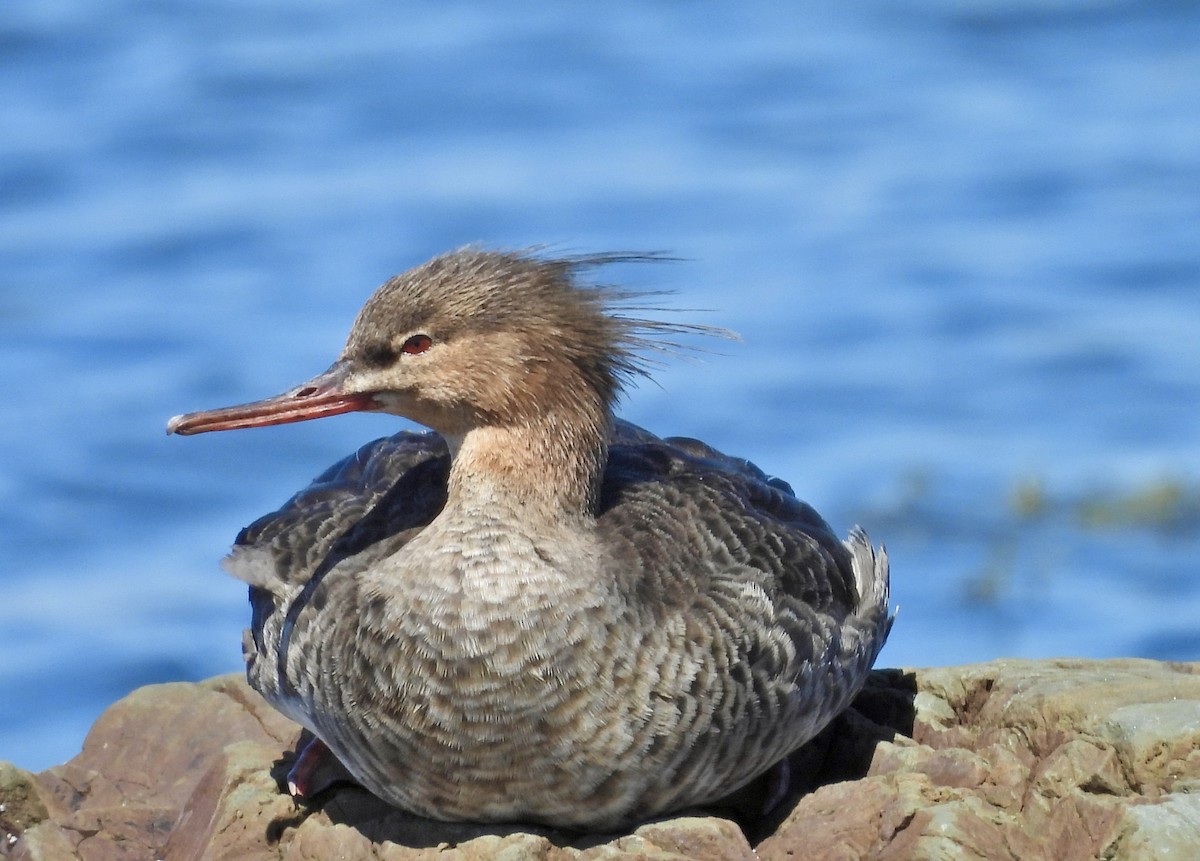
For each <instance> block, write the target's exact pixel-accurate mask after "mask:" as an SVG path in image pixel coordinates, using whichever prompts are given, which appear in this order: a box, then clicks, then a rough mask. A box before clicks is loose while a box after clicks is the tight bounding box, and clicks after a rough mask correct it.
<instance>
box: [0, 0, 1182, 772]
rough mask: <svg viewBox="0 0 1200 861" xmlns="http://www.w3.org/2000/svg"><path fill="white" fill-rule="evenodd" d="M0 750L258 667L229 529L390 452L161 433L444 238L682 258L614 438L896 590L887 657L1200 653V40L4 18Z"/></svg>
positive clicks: (669, 23)
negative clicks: (250, 659) (752, 485)
mask: <svg viewBox="0 0 1200 861" xmlns="http://www.w3.org/2000/svg"><path fill="white" fill-rule="evenodd" d="M0 104H3V105H4V109H3V115H4V122H3V124H2V126H0V362H2V366H3V368H4V371H5V373H4V394H5V407H4V409H3V411H2V412H0V443H2V444H3V451H4V452H5V456H4V458H3V459H2V460H0V571H2V574H0V576H2V578H3V580H2V583H3V595H4V608H5V609H4V614H3V620H2V622H0V655H2V656H3V660H2V663H0V683H2V684H3V688H4V690H5V692H6V694H5V696H4V697H0V758H8V759H12V760H14V761H16V762H17V763H18V764H20V765H23V766H26V767H30V768H35V769H40V768H43V767H46V766H48V765H50V764H52V763H54V762H58V761H61V760H64V759H66V758H68V757H70V756H71V755H73V754H74V752H75V751H77V750H78V748H79V745H80V743H81V741H82V738H83V734H84V732H85V731H86V728H87V727H88V726H89V725H90V724H91V722H92V721H93V720H94V719H95V717H96V716H97V715H98V714H99V712H100V711H101V710H102V709H103V708H104V707H105V706H106V705H107V704H108V703H110V702H112V701H113V700H114V699H115V698H117V697H119V696H121V695H123V694H125V693H127V692H128V691H130V690H131V689H132V688H134V687H136V686H138V685H141V684H145V683H150V682H158V681H167V680H188V679H198V678H202V677H205V676H208V675H211V674H214V673H221V672H229V671H235V670H238V669H239V668H240V647H239V638H240V631H241V629H242V627H243V626H244V625H245V624H246V622H247V620H248V608H247V606H246V602H245V596H244V590H243V588H242V586H241V585H240V584H238V583H236V582H235V581H233V580H231V579H229V578H228V577H226V576H224V575H223V574H222V573H221V572H220V571H219V570H218V569H217V564H216V563H217V560H218V559H219V558H220V556H221V555H222V554H223V553H224V552H225V550H226V548H227V546H228V544H229V542H230V541H231V540H232V538H233V536H234V534H235V533H236V531H237V529H238V528H240V527H241V526H242V525H244V524H245V523H247V522H248V521H249V520H251V519H252V518H253V517H255V516H257V515H258V514H260V513H262V512H264V511H266V510H269V509H270V508H272V507H274V506H276V505H278V504H279V503H280V502H282V501H283V500H284V499H285V498H286V497H287V496H288V495H290V493H291V492H292V491H294V490H295V489H297V488H298V487H300V486H301V485H302V484H303V483H304V482H306V481H307V480H308V479H309V478H311V477H312V476H313V475H315V474H316V473H318V472H319V471H321V469H323V468H324V467H325V466H326V465H327V464H328V463H329V462H331V461H332V460H334V459H336V458H337V457H339V456H341V455H342V454H344V453H346V452H347V451H349V450H351V449H353V448H354V447H356V446H357V445H359V444H360V443H362V442H363V441H365V440H367V439H370V438H371V437H373V436H377V435H382V434H385V433H389V432H391V431H392V430H394V429H395V428H396V427H397V426H398V422H397V420H393V419H389V418H387V417H381V416H358V417H344V418H338V419H331V420H329V421H326V422H317V423H311V424H308V425H292V426H288V427H283V428H275V429H270V430H262V431H255V432H246V433H242V434H224V435H221V434H218V435H212V436H206V437H198V438H195V439H177V438H170V439H169V438H167V437H166V436H165V435H164V433H163V425H164V423H165V420H166V418H167V417H168V416H170V415H171V414H173V413H177V412H181V411H184V410H188V409H196V408H200V407H206V406H215V405H219V404H223V403H230V402H236V401H241V400H247V399H251V398H255V397H258V396H261V395H264V394H268V393H272V392H274V391H278V390H281V389H283V388H285V387H287V386H289V385H290V384H292V383H294V382H297V381H299V380H301V379H303V378H305V377H307V376H309V375H311V374H312V373H314V372H316V371H319V370H321V369H323V368H324V367H325V366H326V365H327V364H328V363H329V361H330V360H331V359H332V358H333V356H334V354H335V353H336V351H337V350H338V348H339V347H340V344H341V341H342V339H343V337H344V335H345V332H346V330H347V328H348V326H349V324H350V321H351V320H352V318H353V315H354V313H355V311H356V310H357V308H358V306H359V305H360V304H361V302H362V301H363V299H364V298H365V297H366V296H367V295H368V293H369V292H370V290H371V289H372V288H373V287H374V286H375V285H376V284H378V283H379V282H380V281H382V280H383V279H384V278H386V277H387V276H388V275H390V274H392V273H393V272H396V271H399V270H401V269H404V268H407V267H408V266H411V265H413V264H415V263H417V262H420V261H421V260H423V259H425V258H426V257H428V256H431V255H432V254H434V253H437V252H440V251H443V250H446V249H448V248H451V247H454V246H456V245H459V244H462V243H465V242H472V241H480V242H484V243H487V244H491V245H507V246H529V245H535V244H548V245H549V246H551V248H553V249H562V250H567V251H599V250H612V249H633V250H664V251H668V252H670V253H672V254H675V255H678V256H679V257H681V258H683V260H682V261H681V262H678V263H673V264H663V265H653V266H640V267H625V268H622V269H620V270H619V271H616V270H614V271H613V272H611V273H609V277H610V278H615V279H619V280H621V281H622V282H625V283H631V284H633V285H635V286H639V287H646V288H665V289H673V290H676V291H677V292H678V296H676V297H675V298H674V299H673V300H672V301H673V303H674V304H675V305H676V306H677V307H679V308H693V309H711V310H706V311H703V312H701V311H694V312H687V313H685V314H682V315H680V318H681V319H694V320H697V321H699V322H704V323H712V324H718V325H724V326H728V327H730V328H733V329H736V330H737V331H738V332H740V333H741V335H742V338H743V340H742V342H740V343H731V344H717V345H713V348H714V350H715V352H713V353H710V354H707V355H704V356H703V357H702V358H701V359H700V360H699V361H694V362H686V361H685V362H672V363H670V364H669V365H668V366H667V367H665V368H664V369H663V370H662V371H661V372H659V373H658V374H657V375H656V378H657V385H655V384H643V385H641V386H640V387H639V388H637V389H636V390H634V391H631V392H630V393H629V394H628V396H627V398H626V400H625V402H624V406H623V411H624V414H625V415H626V416H627V417H629V418H631V419H633V420H634V421H637V422H639V423H642V424H645V425H647V426H649V427H651V428H652V429H654V430H656V431H659V432H662V433H674V434H687V435H691V436H697V437H702V438H704V439H706V440H708V441H709V442H711V443H713V444H715V445H717V446H719V447H721V448H723V449H725V450H727V451H729V452H731V453H736V454H739V455H744V456H748V457H750V458H752V459H754V460H755V461H756V462H758V463H759V464H760V465H761V466H763V467H764V468H765V469H767V470H768V471H769V472H771V473H774V474H778V475H781V476H783V477H785V478H787V479H788V480H789V481H790V482H791V483H792V484H793V485H794V486H795V487H796V489H797V491H798V492H799V493H800V494H801V495H802V496H804V497H805V498H806V499H808V500H809V501H811V502H812V503H813V504H815V505H816V506H818V508H819V509H820V510H821V511H822V512H823V513H825V514H826V516H827V517H828V518H829V519H830V520H831V521H832V522H833V523H835V524H836V525H837V526H838V527H839V528H848V527H849V525H850V524H851V523H853V522H862V523H863V524H864V525H865V526H867V528H868V529H869V530H870V531H871V533H872V535H873V536H874V537H875V538H877V539H878V540H882V541H885V542H886V543H887V545H888V548H889V551H890V554H891V556H892V559H893V594H894V596H895V599H896V600H897V602H898V603H899V604H900V605H901V614H900V619H899V622H898V623H897V626H896V628H895V631H894V634H893V638H892V641H891V642H890V643H889V645H888V647H887V648H886V650H885V652H884V654H883V657H882V659H881V661H882V662H883V663H886V664H893V665H894V664H909V665H912V664H943V663H955V662H961V661H972V660H981V659H987V658H991V657H997V656H1049V655H1081V656H1111V655H1139V656H1148V657H1157V658H1170V659H1191V660H1195V659H1197V658H1200V627H1198V625H1197V622H1196V620H1197V619H1198V618H1200V580H1198V578H1197V577H1196V571H1195V567H1196V566H1195V559H1196V558H1197V551H1198V550H1200V541H1198V540H1197V520H1198V518H1200V513H1198V512H1200V502H1198V501H1197V491H1196V488H1197V486H1198V479H1200V454H1198V451H1197V441H1198V440H1200V346H1198V345H1200V338H1198V337H1197V332H1198V331H1200V241H1197V237H1198V236H1200V146H1197V141H1200V111H1197V109H1196V106H1197V105H1200V9H1198V8H1197V7H1196V6H1194V5H1193V4H1186V3H1171V2H1134V0H1128V2H1107V3H1106V2H1086V3H1085V2H1067V0H1062V2H1052V3H1033V2H1020V0H1007V1H1006V0H994V2H981V3H958V2H954V3H951V2H936V0H928V2H918V3H915V4H904V5H903V6H897V5H895V4H889V3H883V2H868V3H860V4H847V5H846V8H843V7H840V6H839V7H836V8H833V7H832V4H826V6H825V7H822V8H808V7H806V8H804V10H803V11H802V12H801V11H792V10H788V11H785V10H784V7H783V6H781V5H779V4H768V3H753V2H752V3H744V4H737V5H736V6H732V5H728V4H715V3H700V4H691V5H687V6H680V5H678V4H666V3H640V2H639V3H615V4H608V5H607V6H605V7H604V10H603V12H600V11H599V9H598V8H597V9H592V8H591V7H588V8H585V7H581V6H563V7H558V6H550V7H547V6H546V5H545V4H534V3H515V4H503V5H494V4H482V3H458V4H445V5H438V6H423V7H417V6H409V5H408V4H387V3H383V2H363V0H358V2H346V3H336V4H327V3H318V2H303V0H302V2H294V3H288V4H283V3H268V2H249V3H247V2H237V3H232V2H224V3H222V2H215V3H202V4H197V3H184V2H177V0H176V2H172V1H171V0H108V2H105V3H85V2H81V0H36V2H34V0H6V2H5V3H3V4H0Z"/></svg>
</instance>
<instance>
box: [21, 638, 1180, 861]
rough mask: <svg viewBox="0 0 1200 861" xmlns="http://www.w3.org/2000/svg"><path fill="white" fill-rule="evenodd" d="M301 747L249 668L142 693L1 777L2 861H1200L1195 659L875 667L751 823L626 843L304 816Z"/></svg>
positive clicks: (363, 808) (661, 827)
mask: <svg viewBox="0 0 1200 861" xmlns="http://www.w3.org/2000/svg"><path fill="white" fill-rule="evenodd" d="M298 734H299V733H298V729H297V727H296V726H295V725H294V724H292V723H290V722H289V721H288V720H286V719H285V718H284V717H282V716H281V715H279V714H278V713H277V712H275V711H274V710H273V709H272V708H271V707H270V706H268V705H267V704H266V703H265V702H264V701H263V700H262V699H261V698H259V697H258V695H257V694H255V693H254V692H253V691H251V690H250V689H249V688H248V687H247V686H246V684H245V682H244V681H242V679H241V678H240V677H235V676H223V677H219V678H216V679H210V680H208V681H206V682H201V683H199V684H169V685H155V686H152V687H148V688H143V689H141V690H138V691H136V692H134V693H133V694H131V695H130V696H129V697H126V698H125V699H123V700H121V701H120V702H118V703H116V704H115V705H114V706H113V707H111V708H110V709H109V710H108V711H106V712H105V713H104V714H103V715H102V716H101V718H100V719H99V720H98V721H97V722H96V725H95V726H94V727H93V728H92V731H91V733H90V734H89V735H88V738H87V740H86V742H85V743H84V748H83V751H82V752H81V753H80V754H79V756H77V757H75V758H74V759H73V760H71V761H70V762H68V763H66V764H65V765H61V766H57V767H55V768H51V769H49V770H47V771H45V772H42V773H41V774H36V775H34V774H29V773H28V772H24V771H21V770H20V769H18V768H15V767H13V766H11V765H8V764H6V763H4V764H0V857H5V856H10V857H13V858H22V859H55V861H56V859H66V858H81V859H85V861H92V859H96V861H100V859H153V858H165V859H226V858H227V859H239V861H240V859H247V861H255V859H288V861H298V859H314V861H316V859H330V858H344V859H379V861H400V859H403V860H404V861H408V859H435V858H436V859H438V861H475V859H485V858H486V859H492V858H495V859H507V861H524V859H539V861H568V859H580V861H603V859H618V858H639V859H663V861H668V859H691V858H696V859H711V861H734V859H753V858H755V857H756V852H755V850H753V849H751V842H754V843H757V847H756V849H757V857H758V858H761V859H763V861H776V859H778V861H782V859H785V858H806V859H838V861H850V859H876V858H878V859H883V861H903V859H964V861H975V859H979V861H983V859H989V861H990V859H1022V861H1027V859H1033V861H1037V859H1047V861H1049V859H1053V861H1072V859H1099V858H1103V859H1106V860H1107V859H1111V861H1120V859H1139V861H1140V859H1163V861H1167V859H1191V858H1195V857H1200V664H1165V663H1157V662H1153V661H1137V660H1119V661H995V662H992V663H987V664H978V665H972V666H965V667H945V668H937V669H926V670H912V671H901V670H883V671H877V672H876V673H874V674H873V675H872V678H871V681H870V683H869V684H868V686H867V688H866V689H865V690H864V691H863V693H862V694H861V695H860V696H859V698H858V699H857V700H856V701H855V704H854V707H853V708H852V709H850V710H849V711H847V712H846V713H845V714H844V715H842V716H841V717H840V718H838V720H836V721H835V722H834V723H833V724H832V725H831V726H830V727H829V728H828V729H827V730H826V731H825V732H824V733H822V734H821V736H819V737H818V738H817V739H815V740H814V741H813V742H812V743H811V744H809V745H807V746H806V747H805V748H802V749H801V750H800V751H797V752H796V753H795V754H794V755H793V756H792V758H791V769H792V774H793V794H792V795H791V796H790V797H789V798H788V799H787V800H786V801H785V803H784V804H783V805H781V807H780V808H779V810H778V812H777V814H776V816H775V817H774V818H773V819H771V820H762V819H751V820H748V821H745V822H743V825H744V827H745V831H743V828H740V827H739V826H738V825H737V824H735V822H734V821H732V820H731V819H730V818H727V817H728V816H729V815H732V812H731V810H725V811H688V812H687V815H681V816H678V817H674V818H670V819H664V820H660V821H656V822H650V823H647V824H645V825H642V826H640V827H638V828H636V829H635V830H633V831H632V833H628V834H615V835H614V834H609V835H578V834H571V833H568V832H560V831H554V830H552V829H547V828H530V827H521V826H504V827H496V826H484V825H470V824H452V823H442V822H431V821H429V820H425V819H420V818H418V817H414V816H410V815H408V814H405V813H403V812H401V811H398V810H395V809H393V808H390V807H388V806H387V805H385V804H383V803H382V802H380V801H378V800H377V799H375V798H373V797H372V796H371V795H369V794H368V793H366V792H365V791H363V790H361V789H359V788H357V787H351V786H347V787H342V788H338V789H335V790H333V791H331V792H329V793H328V794H327V795H326V796H325V797H323V798H321V799H318V801H319V802H320V803H319V804H316V805H314V806H311V807H300V806H297V805H296V804H294V803H293V802H292V800H291V799H290V798H289V797H288V796H287V795H286V794H284V793H283V792H282V791H281V789H280V781H281V779H282V775H283V774H284V773H285V772H286V770H287V767H288V763H289V760H290V758H292V757H294V755H295V748H296V742H297V737H298ZM731 803H732V801H731ZM739 803H740V804H742V806H743V809H744V808H745V805H747V804H753V799H752V798H751V797H750V796H746V797H743V798H741V799H740V801H739ZM714 812H724V813H725V814H726V816H720V815H712V814H713V813H714ZM747 834H748V835H749V839H747V836H746V835H747Z"/></svg>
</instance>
